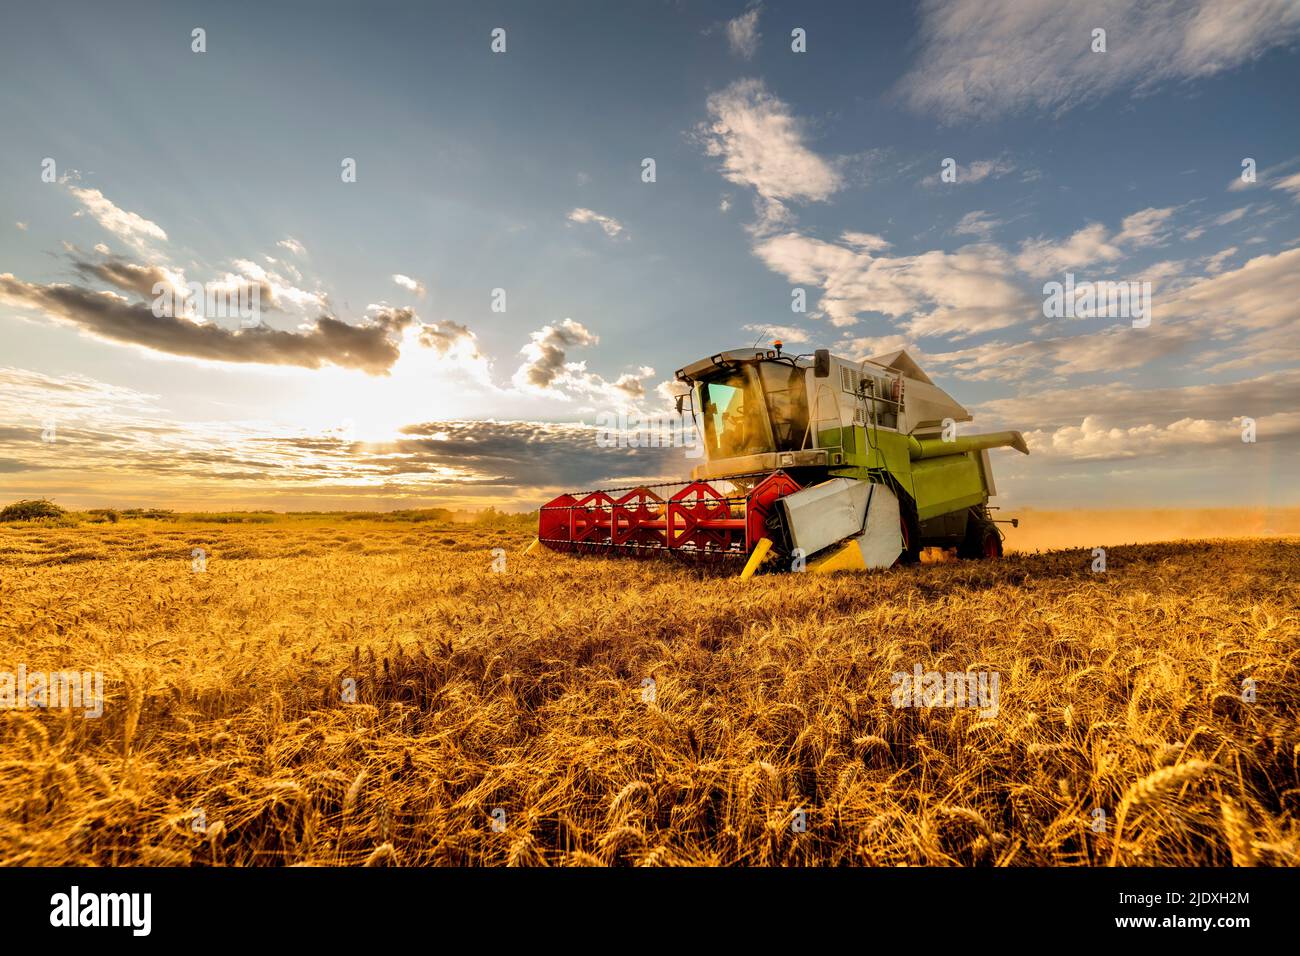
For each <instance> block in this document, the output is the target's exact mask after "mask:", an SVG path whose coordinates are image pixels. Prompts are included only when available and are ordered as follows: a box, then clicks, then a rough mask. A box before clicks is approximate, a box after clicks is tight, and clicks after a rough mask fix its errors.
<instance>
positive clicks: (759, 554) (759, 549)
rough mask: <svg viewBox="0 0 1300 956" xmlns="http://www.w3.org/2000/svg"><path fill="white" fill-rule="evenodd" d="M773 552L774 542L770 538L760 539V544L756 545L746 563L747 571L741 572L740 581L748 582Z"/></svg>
mask: <svg viewBox="0 0 1300 956" xmlns="http://www.w3.org/2000/svg"><path fill="white" fill-rule="evenodd" d="M771 550H772V541H771V539H770V538H759V539H758V544H756V545H754V553H753V554H751V555H750V556H749V560H748V561H746V562H745V570H743V571H741V572H740V580H742V581H748V580H749V579H750V578H752V577H753V576H754V572H755V571H757V570H758V566H759V565H760V564H762V563H763V562H764V561H766V560H767V555H768V552H769V551H771Z"/></svg>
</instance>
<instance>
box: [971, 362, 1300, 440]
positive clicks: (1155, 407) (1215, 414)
mask: <svg viewBox="0 0 1300 956" xmlns="http://www.w3.org/2000/svg"><path fill="white" fill-rule="evenodd" d="M1297 407H1300V369H1287V370H1284V371H1279V372H1272V373H1269V374H1267V375H1257V376H1254V377H1252V378H1248V379H1243V380H1241V381H1238V382H1226V383H1218V382H1216V383H1214V384H1203V385H1178V386H1168V387H1158V388H1123V389H1117V388H1115V386H1114V385H1113V384H1111V383H1106V384H1101V385H1081V386H1076V387H1073V388H1050V389H1041V388H1035V389H1033V390H1032V392H1028V393H1025V394H1021V395H1017V396H1013V397H1010V398H998V399H993V400H991V401H986V402H982V403H980V404H979V405H978V406H976V409H975V411H976V414H977V417H978V418H979V419H980V420H981V421H984V420H986V419H987V420H988V421H991V422H995V423H997V424H1000V425H1010V424H1011V423H1014V422H1020V423H1021V424H1024V423H1033V424H1035V425H1037V426H1039V427H1042V428H1045V429H1048V430H1051V431H1055V430H1056V429H1058V428H1060V427H1064V426H1067V425H1073V424H1078V423H1080V422H1082V421H1083V419H1084V418H1087V417H1089V416H1092V417H1093V418H1095V419H1096V420H1097V421H1099V422H1103V423H1105V424H1106V425H1107V426H1118V427H1121V428H1124V429H1129V428H1133V427H1137V426H1144V425H1149V424H1154V425H1156V426H1159V427H1163V426H1165V425H1169V424H1171V423H1173V422H1176V421H1180V420H1183V419H1212V420H1219V421H1229V420H1232V419H1233V418H1236V417H1239V416H1242V415H1249V416H1251V417H1254V418H1259V417H1262V416H1267V415H1275V414H1278V413H1281V412H1289V411H1293V410H1295V409H1296V408H1297ZM1238 441H1240V436H1238Z"/></svg>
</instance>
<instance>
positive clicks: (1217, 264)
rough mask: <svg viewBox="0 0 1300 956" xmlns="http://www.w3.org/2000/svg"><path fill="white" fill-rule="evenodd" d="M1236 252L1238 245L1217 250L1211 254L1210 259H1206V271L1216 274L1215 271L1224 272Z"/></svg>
mask: <svg viewBox="0 0 1300 956" xmlns="http://www.w3.org/2000/svg"><path fill="white" fill-rule="evenodd" d="M1236 254H1237V247H1236V246H1229V247H1228V248H1227V249H1223V250H1221V251H1219V252H1216V253H1215V254H1214V255H1212V256H1210V257H1209V259H1207V260H1206V262H1205V271H1206V272H1208V273H1210V274H1211V275H1214V274H1215V273H1218V272H1222V271H1223V270H1224V267H1225V264H1226V263H1227V261H1228V260H1229V259H1231V258H1232V257H1233V256H1235V255H1236Z"/></svg>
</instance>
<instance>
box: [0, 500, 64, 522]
mask: <svg viewBox="0 0 1300 956" xmlns="http://www.w3.org/2000/svg"><path fill="white" fill-rule="evenodd" d="M66 514H67V512H66V511H64V510H63V509H62V508H60V507H59V506H58V505H56V504H55V503H54V502H53V501H48V500H46V499H45V498H27V499H24V500H23V501H15V502H14V503H13V504H11V505H7V506H5V507H4V508H0V521H35V520H36V519H38V518H62V517H63V516H64V515H66Z"/></svg>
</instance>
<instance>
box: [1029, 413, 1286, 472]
mask: <svg viewBox="0 0 1300 956" xmlns="http://www.w3.org/2000/svg"><path fill="white" fill-rule="evenodd" d="M1256 426H1257V428H1260V429H1262V430H1263V431H1264V432H1265V433H1266V434H1269V435H1271V436H1273V437H1290V436H1295V435H1300V412H1286V413H1282V414H1279V415H1276V416H1271V417H1270V418H1267V419H1265V420H1263V421H1257V422H1256ZM1241 433H1242V423H1241V419H1240V418H1235V419H1231V420H1226V421H1212V420H1208V419H1197V418H1182V419H1179V420H1178V421H1175V422H1170V423H1169V424H1168V425H1154V424H1146V425H1134V426H1132V427H1129V428H1121V427H1117V426H1107V425H1106V424H1105V423H1104V422H1103V420H1102V419H1101V418H1099V417H1098V416H1095V415H1089V416H1087V417H1085V418H1084V419H1083V421H1081V422H1080V423H1079V424H1078V425H1066V426H1063V427H1061V428H1058V429H1055V430H1054V431H1047V430H1044V429H1037V430H1034V431H1028V432H1025V441H1026V442H1027V443H1028V445H1029V450H1030V453H1031V454H1034V455H1039V456H1044V457H1047V458H1049V459H1050V458H1063V459H1069V460H1073V461H1107V460H1122V459H1130V458H1146V457H1158V456H1160V455H1163V454H1166V453H1168V452H1172V451H1181V450H1184V449H1187V448H1194V447H1211V446H1216V445H1217V446H1222V445H1237V446H1240V445H1241V444H1242V441H1241Z"/></svg>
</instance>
